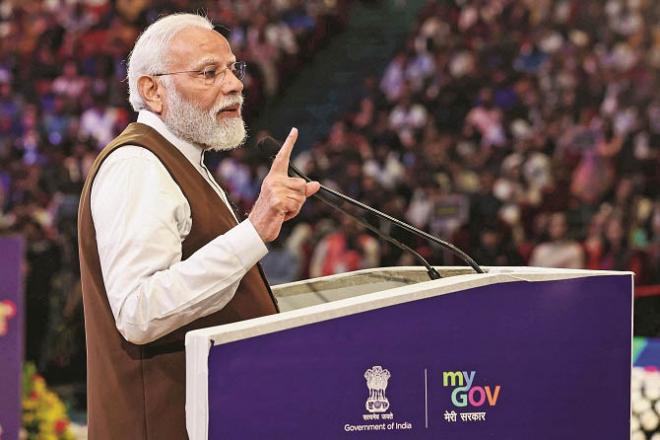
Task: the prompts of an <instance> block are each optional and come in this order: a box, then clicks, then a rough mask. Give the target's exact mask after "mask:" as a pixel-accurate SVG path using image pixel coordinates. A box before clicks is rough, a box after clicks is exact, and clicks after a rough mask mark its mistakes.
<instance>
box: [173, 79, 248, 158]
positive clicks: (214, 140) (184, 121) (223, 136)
mask: <svg viewBox="0 0 660 440" xmlns="http://www.w3.org/2000/svg"><path fill="white" fill-rule="evenodd" d="M167 96H168V98H166V99H167V109H168V111H167V114H164V115H162V118H163V122H165V125H167V127H168V128H169V129H170V130H172V132H173V133H174V134H176V135H177V136H179V137H180V138H181V139H184V140H186V141H188V142H190V143H192V144H195V145H198V146H200V147H202V148H205V149H207V148H208V149H211V150H215V151H220V150H233V149H234V148H237V147H240V146H241V145H243V143H244V142H245V138H246V130H245V123H244V122H243V119H242V118H241V117H240V116H239V117H233V118H224V119H220V120H218V118H217V117H218V113H219V112H220V111H221V110H222V109H224V108H226V107H229V106H233V105H236V104H239V105H240V106H242V105H243V97H242V96H241V95H238V94H237V95H231V96H228V97H226V98H223V99H222V100H221V101H220V102H219V103H218V104H216V105H215V106H213V107H212V108H211V110H208V111H205V110H202V109H200V108H199V107H198V106H196V105H195V104H194V103H192V102H190V101H188V100H187V99H185V98H184V97H183V96H181V95H180V94H179V92H178V91H177V90H176V88H175V87H174V85H173V84H172V87H169V93H168V95H167Z"/></svg>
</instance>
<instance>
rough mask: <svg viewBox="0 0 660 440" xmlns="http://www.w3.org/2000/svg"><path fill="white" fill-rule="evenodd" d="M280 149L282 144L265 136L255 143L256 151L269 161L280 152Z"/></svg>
mask: <svg viewBox="0 0 660 440" xmlns="http://www.w3.org/2000/svg"><path fill="white" fill-rule="evenodd" d="M280 148H282V143H281V142H279V141H278V140H277V139H274V138H272V137H270V136H266V137H264V138H262V139H261V140H260V141H259V142H257V149H258V150H259V152H260V153H261V154H262V155H263V156H265V157H267V158H269V159H271V160H272V159H274V158H275V156H277V152H278V151H280Z"/></svg>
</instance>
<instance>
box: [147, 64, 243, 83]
mask: <svg viewBox="0 0 660 440" xmlns="http://www.w3.org/2000/svg"><path fill="white" fill-rule="evenodd" d="M246 68H247V63H246V62H245V61H236V62H235V63H231V64H230V65H229V66H227V67H225V68H224V69H219V68H218V67H217V66H206V67H204V68H203V69H202V70H183V71H181V72H168V73H153V74H151V76H165V75H178V74H180V73H194V74H195V76H197V77H198V78H200V79H201V80H202V81H204V84H205V85H207V86H211V85H213V84H215V82H216V81H218V80H219V81H220V83H222V81H224V79H225V75H226V74H227V71H231V73H232V74H233V75H234V76H235V77H236V78H237V79H238V80H239V81H243V78H244V77H245V70H246Z"/></svg>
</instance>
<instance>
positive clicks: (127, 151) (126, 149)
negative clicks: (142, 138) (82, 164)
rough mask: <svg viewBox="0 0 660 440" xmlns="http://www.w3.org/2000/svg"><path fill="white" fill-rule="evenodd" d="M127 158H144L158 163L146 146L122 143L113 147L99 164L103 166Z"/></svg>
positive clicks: (146, 160) (138, 159)
mask: <svg viewBox="0 0 660 440" xmlns="http://www.w3.org/2000/svg"><path fill="white" fill-rule="evenodd" d="M127 160H131V161H134V160H137V161H140V160H144V161H145V162H157V163H160V161H159V160H158V158H157V157H156V155H155V154H154V153H152V152H151V151H149V150H148V149H147V148H144V147H141V146H139V145H122V146H121V147H119V148H115V149H114V150H113V151H111V152H110V154H108V157H106V158H105V160H104V161H103V163H102V164H101V168H103V166H104V165H108V164H112V163H116V162H121V161H127Z"/></svg>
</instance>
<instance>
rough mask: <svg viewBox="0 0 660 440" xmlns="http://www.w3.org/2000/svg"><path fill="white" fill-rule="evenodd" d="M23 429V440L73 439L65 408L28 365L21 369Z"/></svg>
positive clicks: (32, 367)
mask: <svg viewBox="0 0 660 440" xmlns="http://www.w3.org/2000/svg"><path fill="white" fill-rule="evenodd" d="M22 400H23V429H24V433H23V434H24V435H25V437H23V436H21V438H25V439H27V440H74V439H75V437H74V436H73V433H72V432H71V429H70V425H71V421H70V420H69V417H68V415H67V412H66V407H65V406H64V403H62V401H61V400H60V398H59V397H58V396H57V394H55V393H54V392H52V391H50V390H49V389H48V388H47V387H46V381H45V380H44V378H43V377H41V376H40V375H39V374H37V369H36V367H35V366H34V364H32V363H28V364H26V365H25V367H24V368H23V399H22Z"/></svg>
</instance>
